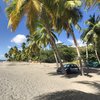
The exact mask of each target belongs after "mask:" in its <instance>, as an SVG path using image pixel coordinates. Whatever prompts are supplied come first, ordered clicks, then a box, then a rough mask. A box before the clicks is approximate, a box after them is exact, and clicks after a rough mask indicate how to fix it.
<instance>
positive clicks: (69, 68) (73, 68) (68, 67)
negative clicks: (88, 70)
mask: <svg viewBox="0 0 100 100" xmlns="http://www.w3.org/2000/svg"><path fill="white" fill-rule="evenodd" d="M64 70H65V72H66V73H67V74H78V73H80V70H79V67H78V66H77V65H76V64H64ZM62 71H63V70H62V68H61V67H60V68H58V69H57V73H61V74H63V72H62Z"/></svg>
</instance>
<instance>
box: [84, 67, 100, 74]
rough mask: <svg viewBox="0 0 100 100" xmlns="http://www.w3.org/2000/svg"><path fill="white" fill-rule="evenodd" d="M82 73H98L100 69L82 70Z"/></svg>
mask: <svg viewBox="0 0 100 100" xmlns="http://www.w3.org/2000/svg"><path fill="white" fill-rule="evenodd" d="M84 73H96V74H97V73H100V68H89V70H88V69H87V68H84Z"/></svg>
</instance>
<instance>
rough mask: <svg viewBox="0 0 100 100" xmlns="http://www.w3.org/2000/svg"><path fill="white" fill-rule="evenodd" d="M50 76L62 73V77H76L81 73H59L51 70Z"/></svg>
mask: <svg viewBox="0 0 100 100" xmlns="http://www.w3.org/2000/svg"><path fill="white" fill-rule="evenodd" d="M48 75H50V76H58V75H60V76H61V77H62V78H75V77H78V76H79V75H80V74H60V73H59V74H58V73H57V72H50V73H48Z"/></svg>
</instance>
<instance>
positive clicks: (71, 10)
mask: <svg viewBox="0 0 100 100" xmlns="http://www.w3.org/2000/svg"><path fill="white" fill-rule="evenodd" d="M44 1H45V2H43V3H44V5H45V6H46V9H45V10H46V12H47V13H48V14H49V15H50V16H51V19H52V26H53V29H54V31H57V32H61V31H62V29H64V30H66V32H67V33H68V35H69V33H70V35H71V36H72V37H73V40H74V43H75V46H76V50H77V54H78V58H79V61H80V67H81V70H82V71H81V72H82V74H83V69H82V62H81V55H80V52H79V48H78V44H77V41H76V38H75V35H74V32H73V25H77V26H78V24H77V22H78V21H79V19H81V18H82V14H81V12H80V11H79V9H78V8H77V7H79V6H80V5H81V1H80V0H78V1H77V0H73V1H67V0H56V1H55V2H53V1H52V0H50V1H48V2H46V0H44ZM47 29H48V27H47Z"/></svg>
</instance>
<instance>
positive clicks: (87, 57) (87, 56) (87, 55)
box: [86, 43, 89, 74]
mask: <svg viewBox="0 0 100 100" xmlns="http://www.w3.org/2000/svg"><path fill="white" fill-rule="evenodd" d="M88 59H89V54H88V44H87V43H86V63H88ZM87 74H89V66H87Z"/></svg>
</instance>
